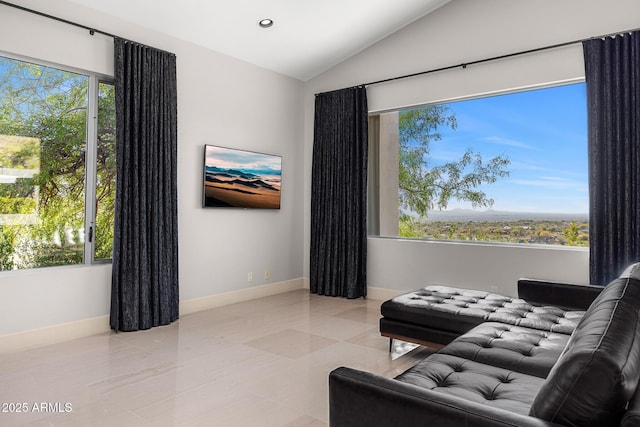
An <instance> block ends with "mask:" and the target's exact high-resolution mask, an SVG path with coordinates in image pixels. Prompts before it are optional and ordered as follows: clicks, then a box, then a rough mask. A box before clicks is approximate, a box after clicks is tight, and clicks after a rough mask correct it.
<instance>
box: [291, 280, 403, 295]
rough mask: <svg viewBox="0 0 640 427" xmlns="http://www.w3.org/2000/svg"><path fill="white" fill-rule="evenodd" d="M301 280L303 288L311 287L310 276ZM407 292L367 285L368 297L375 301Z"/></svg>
mask: <svg viewBox="0 0 640 427" xmlns="http://www.w3.org/2000/svg"><path fill="white" fill-rule="evenodd" d="M301 280H302V282H303V289H311V286H310V284H309V278H308V277H303V278H302V279H301ZM406 292H407V291H399V290H397V289H386V288H376V287H372V286H367V298H368V299H372V300H375V301H386V300H388V299H391V298H394V297H397V296H398V295H401V294H404V293H406Z"/></svg>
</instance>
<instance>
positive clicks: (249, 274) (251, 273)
mask: <svg viewBox="0 0 640 427" xmlns="http://www.w3.org/2000/svg"><path fill="white" fill-rule="evenodd" d="M247 282H253V272H251V271H250V272H248V273H247Z"/></svg>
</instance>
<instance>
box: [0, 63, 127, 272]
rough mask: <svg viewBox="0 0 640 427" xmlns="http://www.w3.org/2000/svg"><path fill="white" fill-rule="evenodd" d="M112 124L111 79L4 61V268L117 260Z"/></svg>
mask: <svg viewBox="0 0 640 427" xmlns="http://www.w3.org/2000/svg"><path fill="white" fill-rule="evenodd" d="M114 123H115V113H114V92H113V85H112V84H110V83H109V82H108V81H100V79H99V77H98V76H95V75H90V74H83V73H77V72H72V71H68V70H62V69H59V68H54V67H50V66H44V65H39V64H34V63H31V62H25V61H21V60H17V59H13V58H8V57H0V269H1V270H20V269H28V268H36V267H46V266H58V265H71V264H82V263H90V262H93V260H94V259H108V258H111V247H112V236H113V198H114V190H113V189H114V188H115V185H114V184H113V180H114V179H115V164H114V162H115V149H114V144H115V139H114V135H115V129H114V126H115V125H114ZM94 243H95V245H94Z"/></svg>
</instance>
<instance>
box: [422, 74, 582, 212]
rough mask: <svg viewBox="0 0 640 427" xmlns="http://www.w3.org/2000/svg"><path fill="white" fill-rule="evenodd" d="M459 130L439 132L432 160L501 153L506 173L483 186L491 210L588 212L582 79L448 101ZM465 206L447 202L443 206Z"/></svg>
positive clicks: (468, 205)
mask: <svg viewBox="0 0 640 427" xmlns="http://www.w3.org/2000/svg"><path fill="white" fill-rule="evenodd" d="M446 105H447V106H449V108H450V109H451V111H453V112H455V115H456V118H457V121H458V128H457V129H456V130H455V131H454V130H450V129H441V133H442V140H441V141H437V142H434V143H432V144H431V154H430V158H431V160H430V164H441V163H444V162H446V161H451V160H456V159H459V158H460V157H461V156H462V154H463V153H464V152H465V151H466V149H467V148H473V149H474V151H476V152H479V153H481V154H482V156H483V159H485V161H486V160H488V159H490V158H491V157H494V156H497V155H506V156H507V157H508V158H509V159H510V161H511V164H510V165H509V167H508V169H509V171H510V176H509V177H507V178H501V179H499V180H498V182H496V183H495V184H492V185H488V186H485V187H483V190H484V191H485V192H486V193H487V195H488V196H489V197H490V198H492V199H494V200H495V203H494V205H493V207H492V209H494V210H505V211H518V212H549V213H556V212H557V213H587V212H588V209H589V197H588V172H587V111H586V89H585V85H584V83H578V84H571V85H565V86H557V87H553V88H545V89H537V90H533V91H526V92H519V93H513V94H506V95H500V96H493V97H488V98H480V99H473V100H467V101H460V102H454V103H449V104H446ZM453 208H471V205H470V204H466V203H461V202H458V201H455V200H451V201H450V203H449V206H448V209H453Z"/></svg>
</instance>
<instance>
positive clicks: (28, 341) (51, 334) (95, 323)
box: [0, 316, 111, 354]
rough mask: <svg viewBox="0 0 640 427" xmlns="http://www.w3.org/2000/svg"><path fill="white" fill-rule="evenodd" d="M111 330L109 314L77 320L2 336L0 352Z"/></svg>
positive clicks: (0, 337) (11, 351) (40, 345)
mask: <svg viewBox="0 0 640 427" xmlns="http://www.w3.org/2000/svg"><path fill="white" fill-rule="evenodd" d="M110 330H111V328H110V326H109V316H100V317H94V318H91V319H82V320H76V321H74V322H69V323H61V324H59V325H53V326H46V327H44V328H38V329H30V330H28V331H22V332H15V333H13V334H7V335H3V336H0V354H4V353H14V352H17V351H22V350H28V349H31V348H36V347H43V346H45V345H50V344H57V343H60V342H64V341H70V340H74V339H76V338H84V337H88V336H90V335H97V334H102V333H105V332H109V331H110Z"/></svg>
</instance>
